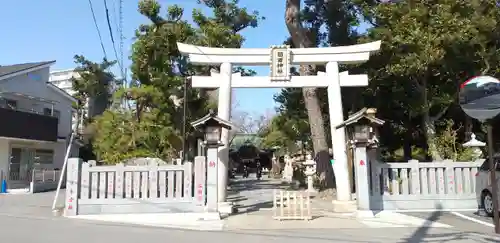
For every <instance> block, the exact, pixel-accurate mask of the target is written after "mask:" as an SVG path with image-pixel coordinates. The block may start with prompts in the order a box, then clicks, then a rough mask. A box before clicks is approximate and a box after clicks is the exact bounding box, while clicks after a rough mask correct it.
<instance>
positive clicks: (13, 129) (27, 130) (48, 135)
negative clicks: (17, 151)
mask: <svg viewBox="0 0 500 243" xmlns="http://www.w3.org/2000/svg"><path fill="white" fill-rule="evenodd" d="M0 117H1V119H0V136H1V137H11V138H20V139H30V140H40V141H51V142H56V141H57V131H58V124H59V121H58V118H56V117H53V116H50V115H43V114H38V113H36V112H30V111H22V110H19V109H16V110H13V109H10V108H3V107H0Z"/></svg>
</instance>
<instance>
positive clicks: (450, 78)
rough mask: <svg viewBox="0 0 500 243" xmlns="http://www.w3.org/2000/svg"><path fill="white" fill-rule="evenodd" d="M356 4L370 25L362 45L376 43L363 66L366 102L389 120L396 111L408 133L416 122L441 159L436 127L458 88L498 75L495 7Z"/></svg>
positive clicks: (446, 1)
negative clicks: (378, 42) (376, 48)
mask: <svg viewBox="0 0 500 243" xmlns="http://www.w3.org/2000/svg"><path fill="white" fill-rule="evenodd" d="M360 2H362V3H361V6H363V7H364V8H363V9H364V13H365V18H366V19H369V20H370V21H371V23H373V28H370V29H369V31H368V34H367V36H366V38H364V40H363V41H373V40H381V41H382V50H381V51H380V53H379V54H378V55H377V56H376V57H373V58H371V61H370V62H369V63H367V65H366V66H365V67H367V70H368V72H369V73H370V77H371V81H370V89H369V90H368V91H369V92H368V93H367V96H369V97H368V98H367V101H370V102H374V103H377V104H378V105H381V106H382V107H385V109H382V110H385V111H386V112H388V113H389V112H390V113H392V115H389V117H393V118H396V117H397V116H398V115H395V114H394V113H395V110H396V109H395V108H399V109H398V110H400V111H402V112H401V113H400V115H399V116H402V119H401V120H403V121H407V122H408V123H406V124H404V125H406V127H407V128H408V129H411V126H408V125H410V124H411V123H413V124H415V120H419V121H420V124H421V125H420V127H421V131H422V133H423V134H422V135H423V136H424V138H425V144H426V145H427V147H428V151H429V154H430V155H431V157H432V158H433V159H434V160H440V159H442V157H443V155H441V154H440V152H439V148H438V147H437V144H436V136H437V134H438V127H437V125H439V121H440V119H442V118H443V117H444V116H445V115H446V113H447V112H448V110H449V109H450V107H451V106H453V105H456V104H457V101H458V96H457V91H458V87H459V84H460V83H461V82H463V81H465V80H466V79H467V78H469V77H471V76H475V75H481V74H489V75H495V74H496V73H497V72H498V67H499V65H498V64H499V58H498V53H497V52H498V44H499V38H498V24H497V23H498V22H499V20H500V19H499V18H500V12H499V11H500V10H499V8H498V7H497V1H493V0H488V1H479V0H473V1H453V0H435V1H405V2H401V3H397V4H377V3H375V2H371V3H370V1H360ZM389 93H390V94H389ZM374 99H377V101H376V100H374ZM386 114H387V113H386ZM392 120H396V119H392ZM401 120H400V121H401ZM396 124H397V123H396ZM399 124H401V122H399ZM444 125H445V124H444V123H443V126H444ZM414 126H415V125H414ZM414 126H413V127H414Z"/></svg>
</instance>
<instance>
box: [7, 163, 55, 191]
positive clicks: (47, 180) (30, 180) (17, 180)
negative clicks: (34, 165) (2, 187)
mask: <svg viewBox="0 0 500 243" xmlns="http://www.w3.org/2000/svg"><path fill="white" fill-rule="evenodd" d="M60 176H61V171H60V170H58V169H30V170H25V171H22V172H14V171H10V172H9V173H7V172H5V171H3V170H2V171H0V180H2V181H3V180H6V182H7V190H13V189H21V190H25V191H26V192H31V193H34V192H42V191H50V190H55V189H56V188H57V183H58V181H59V177H60ZM63 185H64V184H63Z"/></svg>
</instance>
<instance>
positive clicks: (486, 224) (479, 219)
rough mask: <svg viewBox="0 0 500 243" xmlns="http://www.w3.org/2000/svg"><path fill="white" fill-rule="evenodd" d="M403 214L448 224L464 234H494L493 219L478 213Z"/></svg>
mask: <svg viewBox="0 0 500 243" xmlns="http://www.w3.org/2000/svg"><path fill="white" fill-rule="evenodd" d="M403 214H406V215H410V216H414V217H418V218H422V219H429V220H430V221H433V222H438V223H443V224H447V225H450V226H453V227H454V228H456V229H458V230H461V231H464V232H468V231H472V232H478V233H485V234H491V233H493V232H494V227H493V219H492V218H490V217H485V216H481V215H478V214H477V213H476V212H440V213H433V212H415V213H413V212H412V213H403Z"/></svg>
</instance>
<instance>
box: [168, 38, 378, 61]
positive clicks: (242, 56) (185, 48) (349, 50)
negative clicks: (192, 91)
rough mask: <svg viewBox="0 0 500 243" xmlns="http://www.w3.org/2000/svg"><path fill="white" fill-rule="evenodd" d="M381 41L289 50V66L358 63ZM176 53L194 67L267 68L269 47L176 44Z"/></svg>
mask: <svg viewBox="0 0 500 243" xmlns="http://www.w3.org/2000/svg"><path fill="white" fill-rule="evenodd" d="M380 44H381V41H374V42H370V43H365V44H357V45H350V46H335V47H319V48H291V49H290V52H291V64H295V65H297V64H325V63H327V62H338V63H360V62H365V61H368V59H369V58H370V53H372V52H375V51H378V50H379V49H380ZM177 47H178V48H179V52H180V53H181V54H183V55H186V56H188V57H189V61H190V62H191V63H193V64H202V65H203V64H204V65H211V64H221V63H232V64H235V65H245V66H262V65H269V64H270V63H271V59H270V53H271V49H270V48H217V47H202V46H195V45H189V44H184V43H179V42H178V43H177Z"/></svg>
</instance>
